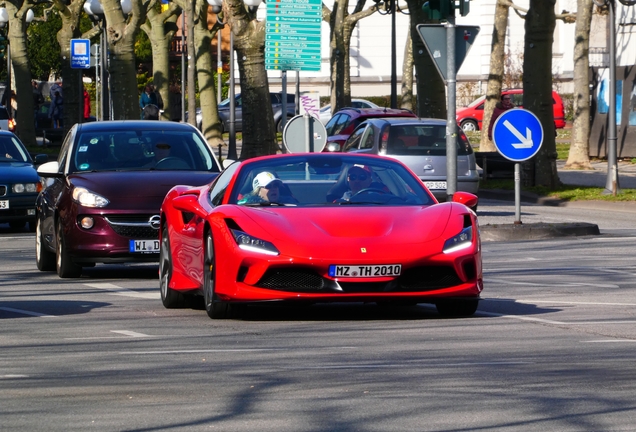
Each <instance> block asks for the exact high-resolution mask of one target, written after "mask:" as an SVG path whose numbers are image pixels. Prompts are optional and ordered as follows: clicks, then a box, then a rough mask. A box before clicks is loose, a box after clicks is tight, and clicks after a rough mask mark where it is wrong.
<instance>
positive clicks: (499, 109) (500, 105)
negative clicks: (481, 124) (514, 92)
mask: <svg viewBox="0 0 636 432" xmlns="http://www.w3.org/2000/svg"><path fill="white" fill-rule="evenodd" d="M511 98H512V96H511V95H509V94H504V95H501V101H500V102H497V104H496V105H495V109H494V110H493V112H492V117H490V124H489V125H488V139H489V140H490V141H492V127H493V125H494V124H495V120H497V119H498V118H499V116H500V115H502V114H503V113H504V112H506V111H508V110H509V109H513V108H514V107H515V106H514V105H513V104H512V100H511Z"/></svg>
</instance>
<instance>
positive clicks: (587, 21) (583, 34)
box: [565, 0, 593, 169]
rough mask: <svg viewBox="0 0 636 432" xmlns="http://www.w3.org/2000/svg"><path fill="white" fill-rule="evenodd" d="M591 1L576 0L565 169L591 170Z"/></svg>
mask: <svg viewBox="0 0 636 432" xmlns="http://www.w3.org/2000/svg"><path fill="white" fill-rule="evenodd" d="M592 6H593V3H592V0H578V1H577V12H576V28H575V30H574V32H575V35H574V40H575V45H574V124H573V126H572V143H571V145H570V153H569V154H568V160H567V162H566V163H565V168H568V169H592V166H591V165H590V157H589V143H588V140H589V137H590V85H589V84H590V77H589V71H590V59H589V50H590V26H591V23H592Z"/></svg>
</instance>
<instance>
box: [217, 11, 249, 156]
mask: <svg viewBox="0 0 636 432" xmlns="http://www.w3.org/2000/svg"><path fill="white" fill-rule="evenodd" d="M207 1H208V4H209V5H210V6H212V11H213V12H214V13H215V14H217V15H218V14H219V13H220V12H221V10H222V8H223V0H207ZM243 2H244V3H245V5H246V6H247V7H248V8H250V10H254V9H255V8H258V6H259V5H260V4H261V0H244V1H243ZM217 19H218V16H217ZM219 24H221V25H225V23H223V22H221V21H219ZM228 98H229V99H230V120H229V122H228V123H229V131H228V132H229V136H230V140H229V143H228V146H227V158H228V159H237V158H238V155H237V152H236V129H235V124H236V113H235V111H236V95H235V93H234V34H233V33H232V31H231V30H230V87H229V91H228Z"/></svg>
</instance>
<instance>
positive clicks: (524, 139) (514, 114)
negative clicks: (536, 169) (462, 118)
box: [492, 108, 543, 162]
mask: <svg viewBox="0 0 636 432" xmlns="http://www.w3.org/2000/svg"><path fill="white" fill-rule="evenodd" d="M492 140H493V142H494V143H495V147H497V150H498V151H499V153H501V155H502V156H503V157H505V158H506V159H509V160H511V161H513V162H522V161H525V160H528V159H530V158H531V157H533V156H534V155H536V154H537V152H538V151H539V149H540V148H541V144H543V126H541V122H540V121H539V119H538V118H537V116H536V115H534V114H533V113H531V112H530V111H528V110H525V109H521V108H515V109H511V110H508V111H505V112H504V113H503V114H501V115H500V116H499V117H498V118H497V120H495V124H494V125H493V127H492Z"/></svg>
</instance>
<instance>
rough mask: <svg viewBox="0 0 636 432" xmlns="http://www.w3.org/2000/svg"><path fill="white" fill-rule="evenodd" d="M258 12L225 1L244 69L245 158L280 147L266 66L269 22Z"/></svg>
mask: <svg viewBox="0 0 636 432" xmlns="http://www.w3.org/2000/svg"><path fill="white" fill-rule="evenodd" d="M255 12H256V11H250V10H248V9H247V8H246V6H245V4H244V3H243V0H226V1H224V2H223V14H224V16H225V17H226V20H227V22H228V24H229V25H230V29H231V31H232V33H233V34H234V49H235V50H236V53H237V58H238V66H239V72H240V83H241V100H242V104H243V146H242V148H241V155H240V158H241V159H247V158H251V157H254V156H261V155H268V154H274V153H276V152H277V151H278V150H279V147H278V143H277V142H276V128H275V125H274V112H273V110H272V104H271V102H270V98H269V82H268V80H267V71H266V69H265V22H264V21H258V20H257V19H256V13H255ZM230 55H234V54H233V53H230ZM230 85H234V83H230Z"/></svg>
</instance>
